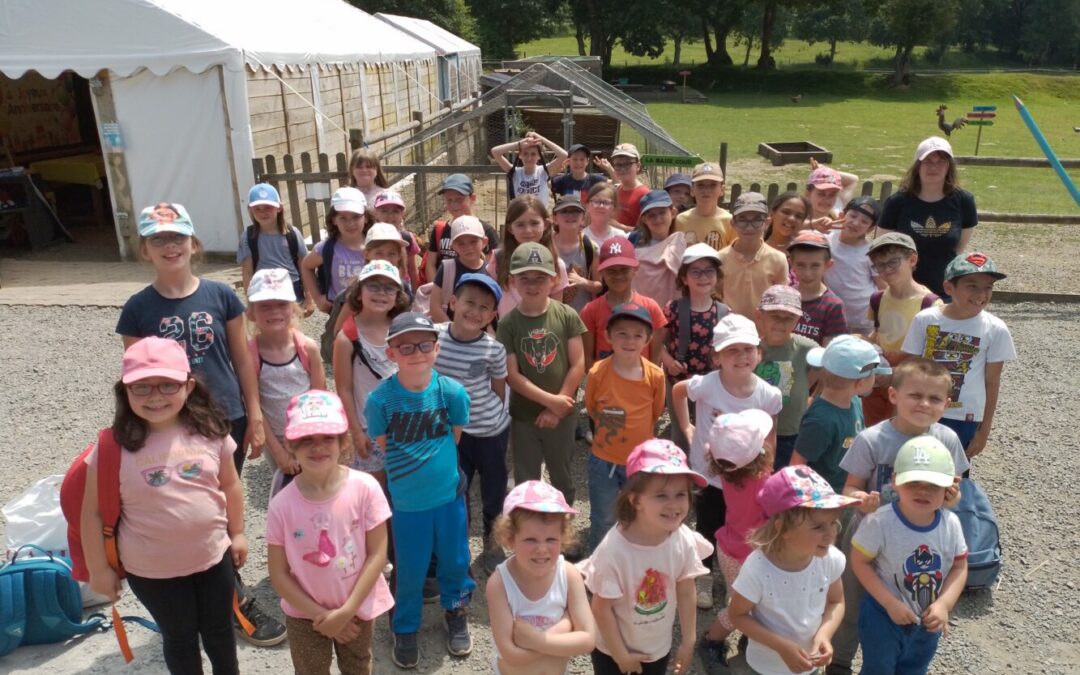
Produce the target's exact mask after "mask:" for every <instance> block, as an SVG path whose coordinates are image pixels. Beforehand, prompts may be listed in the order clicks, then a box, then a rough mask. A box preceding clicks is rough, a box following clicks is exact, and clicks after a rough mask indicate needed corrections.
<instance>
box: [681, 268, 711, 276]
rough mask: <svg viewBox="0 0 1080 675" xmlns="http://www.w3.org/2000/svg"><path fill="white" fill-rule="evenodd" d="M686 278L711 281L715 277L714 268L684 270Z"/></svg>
mask: <svg viewBox="0 0 1080 675" xmlns="http://www.w3.org/2000/svg"><path fill="white" fill-rule="evenodd" d="M686 276H688V277H690V278H692V279H711V278H713V277H715V276H716V268H715V267H699V268H697V269H692V270H686Z"/></svg>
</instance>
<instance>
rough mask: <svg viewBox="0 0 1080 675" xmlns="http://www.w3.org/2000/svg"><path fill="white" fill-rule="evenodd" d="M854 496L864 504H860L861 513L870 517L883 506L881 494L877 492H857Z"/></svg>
mask: <svg viewBox="0 0 1080 675" xmlns="http://www.w3.org/2000/svg"><path fill="white" fill-rule="evenodd" d="M854 496H855V497H856V498H858V499H861V500H862V504H859V511H860V512H861V513H865V514H868V515H869V514H871V513H873V512H874V511H877V510H878V508H879V507H880V506H881V493H880V492H877V491H876V490H875V491H874V492H863V493H862V494H859V493H858V492H856V493H855V495H854Z"/></svg>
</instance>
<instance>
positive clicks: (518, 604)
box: [486, 480, 596, 675]
mask: <svg viewBox="0 0 1080 675" xmlns="http://www.w3.org/2000/svg"><path fill="white" fill-rule="evenodd" d="M575 513H577V511H576V510H574V509H572V508H571V507H570V505H569V504H567V503H566V499H565V498H563V496H562V493H561V492H559V491H558V490H556V489H555V488H553V487H551V486H550V485H548V484H547V483H543V482H541V481H538V480H530V481H525V482H524V483H521V484H520V485H518V486H517V487H515V488H514V489H513V490H511V491H510V494H508V495H507V496H506V500H505V501H504V502H503V512H502V515H501V516H499V518H498V519H497V520H496V521H495V536H496V538H497V539H498V540H499V542H500V544H502V545H503V546H505V547H506V548H508V549H510V550H511V552H512V555H511V556H510V557H509V558H507V559H506V561H505V562H503V563H501V564H500V565H499V566H498V567H497V568H496V570H497V573H496V574H492V575H491V576H490V577H489V578H488V583H487V589H486V595H487V603H488V612H489V616H490V619H491V627H492V630H491V632H492V636H493V638H494V639H495V648H496V650H497V652H498V655H497V656H496V657H495V668H494V671H495V673H496V674H497V675H547V674H548V673H562V672H565V671H566V664H567V662H568V661H569V660H570V657H571V656H576V655H578V654H587V653H588V652H590V651H592V649H593V646H594V644H595V641H596V624H595V622H594V621H593V615H592V611H591V610H590V608H589V599H588V597H587V596H586V595H585V584H584V582H583V581H582V579H581V573H580V572H578V570H577V568H576V567H574V566H573V565H571V564H570V563H568V562H566V560H565V559H564V558H563V556H562V554H561V550H562V547H563V544H565V543H568V540H569V538H570V536H571V528H570V518H571V516H572V515H573V514H575Z"/></svg>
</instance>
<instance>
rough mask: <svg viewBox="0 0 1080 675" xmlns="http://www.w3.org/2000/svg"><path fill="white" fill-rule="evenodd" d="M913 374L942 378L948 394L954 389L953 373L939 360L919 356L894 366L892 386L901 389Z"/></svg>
mask: <svg viewBox="0 0 1080 675" xmlns="http://www.w3.org/2000/svg"><path fill="white" fill-rule="evenodd" d="M913 375H922V376H923V377H928V378H931V379H935V380H940V381H941V386H942V387H944V388H945V395H946V396H948V395H949V393H950V392H951V391H952V375H949V371H948V370H947V369H946V368H945V366H943V365H941V364H940V363H938V362H937V361H931V360H930V359H924V358H922V357H919V356H913V357H911V358H908V359H904V360H903V361H902V362H901V363H900V365H898V366H896V367H895V368H893V373H892V382H891V384H892V388H893V389H900V387H902V386H903V385H904V381H905V380H907V378H909V377H911V376H913Z"/></svg>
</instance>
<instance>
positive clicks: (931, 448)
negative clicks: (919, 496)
mask: <svg viewBox="0 0 1080 675" xmlns="http://www.w3.org/2000/svg"><path fill="white" fill-rule="evenodd" d="M893 476H894V481H895V482H896V484H897V485H903V484H904V483H913V482H915V481H919V482H922V483H930V484H931V485H937V486H938V487H949V486H950V485H952V484H953V477H954V476H956V466H955V465H954V464H953V461H952V455H950V454H949V449H948V448H946V447H945V446H944V445H943V444H942V442H941V441H939V440H938V439H936V438H934V437H933V436H916V437H915V438H912V439H909V440H908V442H907V443H904V444H903V445H902V446H900V451H899V452H897V453H896V461H894V462H893Z"/></svg>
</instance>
